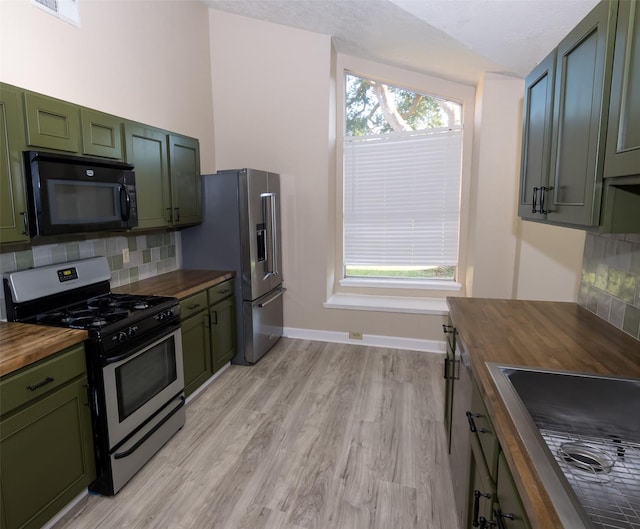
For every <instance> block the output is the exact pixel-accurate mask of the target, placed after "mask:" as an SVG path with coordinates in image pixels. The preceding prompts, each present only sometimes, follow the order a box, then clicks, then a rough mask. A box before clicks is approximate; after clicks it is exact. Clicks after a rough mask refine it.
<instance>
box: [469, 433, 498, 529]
mask: <svg viewBox="0 0 640 529" xmlns="http://www.w3.org/2000/svg"><path fill="white" fill-rule="evenodd" d="M467 498H468V503H467V520H466V522H465V523H464V525H463V527H464V528H465V529H471V528H472V527H478V526H479V524H480V523H481V522H482V520H491V517H492V511H491V507H492V505H493V502H494V501H495V498H496V487H495V484H494V482H493V479H492V477H491V475H490V473H489V470H488V469H487V465H486V463H485V461H484V457H483V455H482V449H481V448H480V444H479V442H478V441H477V439H475V438H472V439H471V450H470V451H469V495H468V497H467Z"/></svg>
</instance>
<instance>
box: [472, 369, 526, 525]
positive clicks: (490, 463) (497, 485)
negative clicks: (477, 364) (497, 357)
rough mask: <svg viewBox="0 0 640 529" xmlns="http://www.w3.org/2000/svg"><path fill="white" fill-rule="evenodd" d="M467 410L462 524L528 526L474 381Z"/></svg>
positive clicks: (522, 507)
mask: <svg viewBox="0 0 640 529" xmlns="http://www.w3.org/2000/svg"><path fill="white" fill-rule="evenodd" d="M469 412H470V414H471V415H470V417H469V421H470V428H472V434H471V446H470V451H469V489H468V490H469V494H468V497H467V509H466V510H467V519H466V522H465V523H464V525H463V527H464V528H465V529H470V528H472V527H484V528H486V529H489V528H490V527H502V528H503V529H531V524H530V522H529V519H528V518H527V515H526V513H525V510H524V506H523V505H522V500H521V499H520V495H519V494H518V489H517V488H516V485H515V482H514V481H513V476H512V475H511V471H510V470H509V465H508V464H507V461H506V459H505V457H504V454H503V453H502V452H501V450H500V445H499V443H498V439H497V437H496V435H495V432H494V430H493V425H492V424H491V419H490V418H489V414H488V413H487V409H486V407H485V405H484V402H483V400H482V397H481V395H480V391H479V390H478V387H477V386H476V384H475V382H474V383H473V387H472V397H471V406H470V408H469ZM471 425H473V426H471ZM473 430H475V431H473Z"/></svg>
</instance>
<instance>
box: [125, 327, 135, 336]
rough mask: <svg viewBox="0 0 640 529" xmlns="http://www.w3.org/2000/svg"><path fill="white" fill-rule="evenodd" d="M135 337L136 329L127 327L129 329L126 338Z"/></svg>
mask: <svg viewBox="0 0 640 529" xmlns="http://www.w3.org/2000/svg"><path fill="white" fill-rule="evenodd" d="M135 335H136V329H135V327H129V328H128V329H127V336H128V337H129V338H133V337H134V336H135Z"/></svg>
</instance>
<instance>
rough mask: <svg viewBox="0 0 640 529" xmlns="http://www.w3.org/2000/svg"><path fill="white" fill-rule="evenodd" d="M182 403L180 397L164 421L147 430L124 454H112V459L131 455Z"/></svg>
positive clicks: (182, 398)
mask: <svg viewBox="0 0 640 529" xmlns="http://www.w3.org/2000/svg"><path fill="white" fill-rule="evenodd" d="M184 403H185V398H184V395H180V403H179V404H178V405H177V406H176V407H175V408H174V409H173V410H171V413H169V414H168V415H167V416H166V417H164V419H162V420H161V421H160V422H159V423H158V424H156V425H155V426H154V427H153V428H151V430H149V431H148V432H147V433H146V434H144V436H143V437H142V438H141V439H140V440H139V441H138V442H137V443H136V444H134V445H133V446H132V447H131V448H129V449H128V450H125V451H124V452H118V453H116V454H114V455H113V458H114V459H122V458H125V457H128V456H130V455H131V454H133V453H134V452H135V451H136V450H137V449H138V448H140V447H141V446H142V445H143V444H144V443H145V442H146V441H147V439H149V437H151V436H152V435H153V434H154V433H156V432H157V431H158V430H159V429H160V428H161V427H162V425H163V424H164V423H165V422H167V421H168V420H169V419H171V417H173V416H174V415H175V414H176V413H177V412H178V410H179V409H180V408H182V406H184Z"/></svg>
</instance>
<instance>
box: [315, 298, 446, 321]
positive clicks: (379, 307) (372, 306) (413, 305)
mask: <svg viewBox="0 0 640 529" xmlns="http://www.w3.org/2000/svg"><path fill="white" fill-rule="evenodd" d="M323 306H324V308H326V309H346V310H366V311H374V312H404V313H407V314H436V315H440V316H442V315H445V316H446V315H447V314H449V308H448V307H447V300H446V299H445V298H416V297H402V296H371V295H365V294H345V293H338V294H333V295H332V296H331V297H330V298H329V299H328V300H327V301H325V302H324V304H323Z"/></svg>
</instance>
